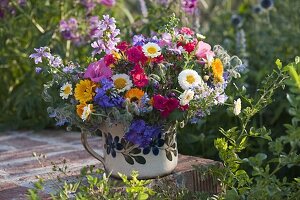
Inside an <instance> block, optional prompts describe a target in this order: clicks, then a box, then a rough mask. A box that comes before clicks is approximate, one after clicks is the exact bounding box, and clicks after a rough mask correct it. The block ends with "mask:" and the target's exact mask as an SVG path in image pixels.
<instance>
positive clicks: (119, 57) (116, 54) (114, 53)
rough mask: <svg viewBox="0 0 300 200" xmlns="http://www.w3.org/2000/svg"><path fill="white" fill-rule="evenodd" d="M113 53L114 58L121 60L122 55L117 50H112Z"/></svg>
mask: <svg viewBox="0 0 300 200" xmlns="http://www.w3.org/2000/svg"><path fill="white" fill-rule="evenodd" d="M112 55H113V56H114V58H115V59H116V60H120V59H121V55H120V54H119V53H118V52H117V51H112Z"/></svg>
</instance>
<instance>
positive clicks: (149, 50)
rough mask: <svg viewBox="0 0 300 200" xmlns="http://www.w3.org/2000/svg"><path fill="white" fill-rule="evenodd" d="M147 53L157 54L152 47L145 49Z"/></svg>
mask: <svg viewBox="0 0 300 200" xmlns="http://www.w3.org/2000/svg"><path fill="white" fill-rule="evenodd" d="M147 52H148V53H149V54H155V53H156V52H157V49H156V48H155V47H153V46H150V47H148V48H147Z"/></svg>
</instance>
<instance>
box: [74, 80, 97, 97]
mask: <svg viewBox="0 0 300 200" xmlns="http://www.w3.org/2000/svg"><path fill="white" fill-rule="evenodd" d="M96 86H97V85H96V83H94V82H92V81H90V80H89V79H85V80H80V82H79V83H77V84H76V87H75V99H76V100H78V101H79V102H80V103H86V102H88V101H91V100H93V96H94V95H95V91H94V90H95V88H96Z"/></svg>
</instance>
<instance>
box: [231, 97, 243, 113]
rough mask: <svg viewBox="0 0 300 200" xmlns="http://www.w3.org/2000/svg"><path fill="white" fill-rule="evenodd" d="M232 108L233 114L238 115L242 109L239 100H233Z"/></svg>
mask: <svg viewBox="0 0 300 200" xmlns="http://www.w3.org/2000/svg"><path fill="white" fill-rule="evenodd" d="M233 104H234V107H233V114H234V115H239V114H240V113H241V109H242V103H241V99H240V98H238V99H237V100H235V101H234V102H233Z"/></svg>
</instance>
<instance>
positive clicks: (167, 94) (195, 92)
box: [30, 16, 242, 147]
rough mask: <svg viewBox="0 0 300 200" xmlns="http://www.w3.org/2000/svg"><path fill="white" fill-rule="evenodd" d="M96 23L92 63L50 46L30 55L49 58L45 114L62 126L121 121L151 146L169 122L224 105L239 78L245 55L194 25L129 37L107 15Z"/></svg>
mask: <svg viewBox="0 0 300 200" xmlns="http://www.w3.org/2000/svg"><path fill="white" fill-rule="evenodd" d="M94 27H95V28H94V29H93V38H94V41H93V42H92V44H91V46H92V47H93V48H94V51H93V53H92V54H93V58H92V59H91V62H90V63H88V64H87V66H84V65H79V64H75V63H73V62H69V63H66V64H64V63H63V62H62V59H61V58H60V57H59V56H57V55H52V54H51V53H50V49H49V48H48V47H41V48H39V49H35V50H36V53H33V54H32V55H30V58H33V59H34V60H35V63H36V64H39V63H44V61H47V64H48V65H47V66H46V67H37V68H36V71H37V72H38V73H48V74H52V75H53V76H52V77H53V78H52V80H51V81H50V82H49V83H47V84H46V85H45V92H44V95H43V96H44V98H45V100H47V101H49V102H52V107H49V108H48V112H49V114H50V117H54V118H55V119H56V120H57V125H64V124H67V125H69V126H71V125H76V126H78V127H80V128H83V129H85V130H89V131H91V132H93V131H95V130H97V129H99V126H100V124H101V123H102V122H104V121H109V122H114V123H123V124H124V125H125V126H126V127H127V129H126V131H125V134H124V138H123V139H125V140H127V141H130V142H132V143H134V144H136V145H138V146H140V147H147V146H149V144H150V143H151V142H152V141H153V140H155V139H156V138H157V137H158V136H159V135H161V133H162V131H163V130H164V129H166V127H169V126H171V125H174V124H176V123H177V122H180V123H181V125H183V124H185V123H187V122H191V123H197V122H198V121H199V120H201V118H203V117H205V116H206V115H208V114H209V113H210V110H211V109H212V108H213V107H214V106H218V105H222V104H224V102H225V101H226V99H227V96H226V93H225V89H226V87H227V85H228V84H229V83H230V82H231V80H232V78H238V77H239V76H240V75H239V72H238V69H239V67H240V66H241V64H242V63H241V61H240V59H238V58H237V57H236V56H233V57H230V56H229V55H228V54H227V53H226V51H225V50H224V49H223V48H222V47H220V46H214V47H213V48H211V46H210V45H209V44H208V43H206V42H204V41H203V40H204V39H205V37H204V36H202V35H200V34H195V33H194V32H193V31H192V30H191V29H189V28H186V27H183V28H179V29H175V28H172V29H169V30H168V31H166V32H163V33H160V34H155V35H154V36H152V37H149V38H147V37H145V36H143V35H135V36H134V37H133V40H132V42H131V43H128V42H126V41H121V40H120V38H118V36H119V33H120V30H119V29H117V27H116V25H115V20H114V19H113V18H110V17H109V16H103V20H99V21H98V22H97V24H95V26H94ZM98 56H99V58H96V57H98ZM50 87H52V88H54V92H53V90H51V91H50V90H49V88H50Z"/></svg>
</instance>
